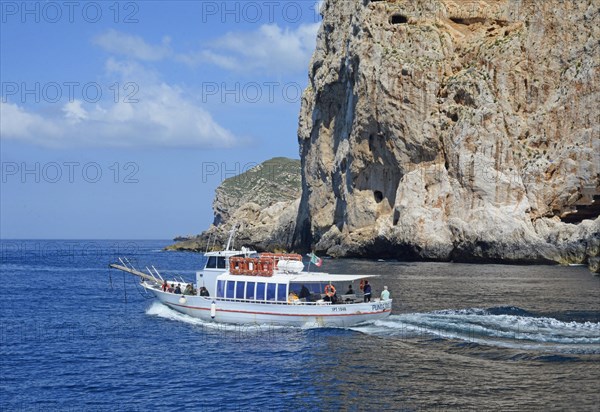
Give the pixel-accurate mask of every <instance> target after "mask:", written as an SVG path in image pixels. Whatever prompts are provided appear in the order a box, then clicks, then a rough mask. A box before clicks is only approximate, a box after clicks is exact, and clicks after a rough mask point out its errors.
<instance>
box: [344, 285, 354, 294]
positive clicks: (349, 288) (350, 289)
mask: <svg viewBox="0 0 600 412" xmlns="http://www.w3.org/2000/svg"><path fill="white" fill-rule="evenodd" d="M346 295H354V289H352V285H349V286H348V291H347V292H346Z"/></svg>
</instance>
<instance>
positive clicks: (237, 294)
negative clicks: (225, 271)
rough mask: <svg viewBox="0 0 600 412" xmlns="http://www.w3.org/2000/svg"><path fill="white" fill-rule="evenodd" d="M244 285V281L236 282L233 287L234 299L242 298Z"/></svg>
mask: <svg viewBox="0 0 600 412" xmlns="http://www.w3.org/2000/svg"><path fill="white" fill-rule="evenodd" d="M245 287H246V282H240V281H238V282H237V285H236V287H235V298H236V299H244V289H245Z"/></svg>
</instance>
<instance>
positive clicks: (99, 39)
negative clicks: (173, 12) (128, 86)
mask: <svg viewBox="0 0 600 412" xmlns="http://www.w3.org/2000/svg"><path fill="white" fill-rule="evenodd" d="M93 43H94V44H96V45H98V46H100V47H102V48H103V49H104V50H106V51H107V52H109V53H114V54H117V55H122V56H126V57H130V58H134V59H138V60H145V61H156V60H162V59H164V58H166V57H168V56H169V55H170V54H171V47H170V43H171V39H170V38H169V37H163V39H162V43H161V44H160V45H152V44H148V43H146V41H144V39H142V38H141V37H139V36H134V35H131V34H126V33H123V32H119V31H116V30H114V29H110V30H108V31H107V32H105V33H104V34H101V35H99V36H96V37H94V39H93Z"/></svg>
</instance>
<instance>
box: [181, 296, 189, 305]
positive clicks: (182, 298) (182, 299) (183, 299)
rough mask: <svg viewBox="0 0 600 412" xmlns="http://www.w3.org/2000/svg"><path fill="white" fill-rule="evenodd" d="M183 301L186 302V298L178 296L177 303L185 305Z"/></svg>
mask: <svg viewBox="0 0 600 412" xmlns="http://www.w3.org/2000/svg"><path fill="white" fill-rule="evenodd" d="M185 302H187V300H186V298H185V296H181V297H180V298H179V303H181V304H182V305H185Z"/></svg>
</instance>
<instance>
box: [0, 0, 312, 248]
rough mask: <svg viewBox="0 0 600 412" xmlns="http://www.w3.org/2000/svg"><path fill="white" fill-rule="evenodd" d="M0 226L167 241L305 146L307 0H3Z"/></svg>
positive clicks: (38, 234)
mask: <svg viewBox="0 0 600 412" xmlns="http://www.w3.org/2000/svg"><path fill="white" fill-rule="evenodd" d="M0 6H1V17H0V18H1V19H2V24H1V25H0V30H1V33H0V74H1V83H2V99H1V101H0V157H1V162H2V177H1V178H2V181H1V184H2V186H1V193H0V212H1V213H0V235H1V237H2V238H4V239H9V238H21V239H22V238H62V239H71V238H78V239H81V238H84V239H86V238H87V239H96V238H105V239H117V238H119V239H122V238H127V239H168V238H171V237H173V236H175V235H178V234H188V233H199V232H200V231H202V230H203V229H205V228H206V227H207V226H208V225H209V224H210V223H211V221H212V209H211V203H212V198H213V194H214V189H215V188H216V186H217V185H218V184H219V183H220V181H222V179H224V178H227V177H231V176H233V175H235V174H238V173H240V172H243V171H245V170H247V169H248V168H250V167H252V166H254V165H255V164H257V163H260V162H262V161H264V160H267V159H270V158H272V157H275V156H287V157H293V158H298V145H297V140H296V131H297V125H298V112H299V108H300V94H301V92H302V90H303V89H304V88H305V87H306V84H307V81H308V79H307V73H308V65H309V61H310V57H311V54H312V52H313V49H314V46H315V39H316V34H317V31H318V28H319V25H320V16H319V14H318V4H317V3H315V2H313V1H295V2H291V1H284V2H278V1H265V2H253V1H240V2H235V1H226V2H224V1H174V2H168V3H167V2H161V1H152V2H150V1H145V2H27V3H22V2H0Z"/></svg>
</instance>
